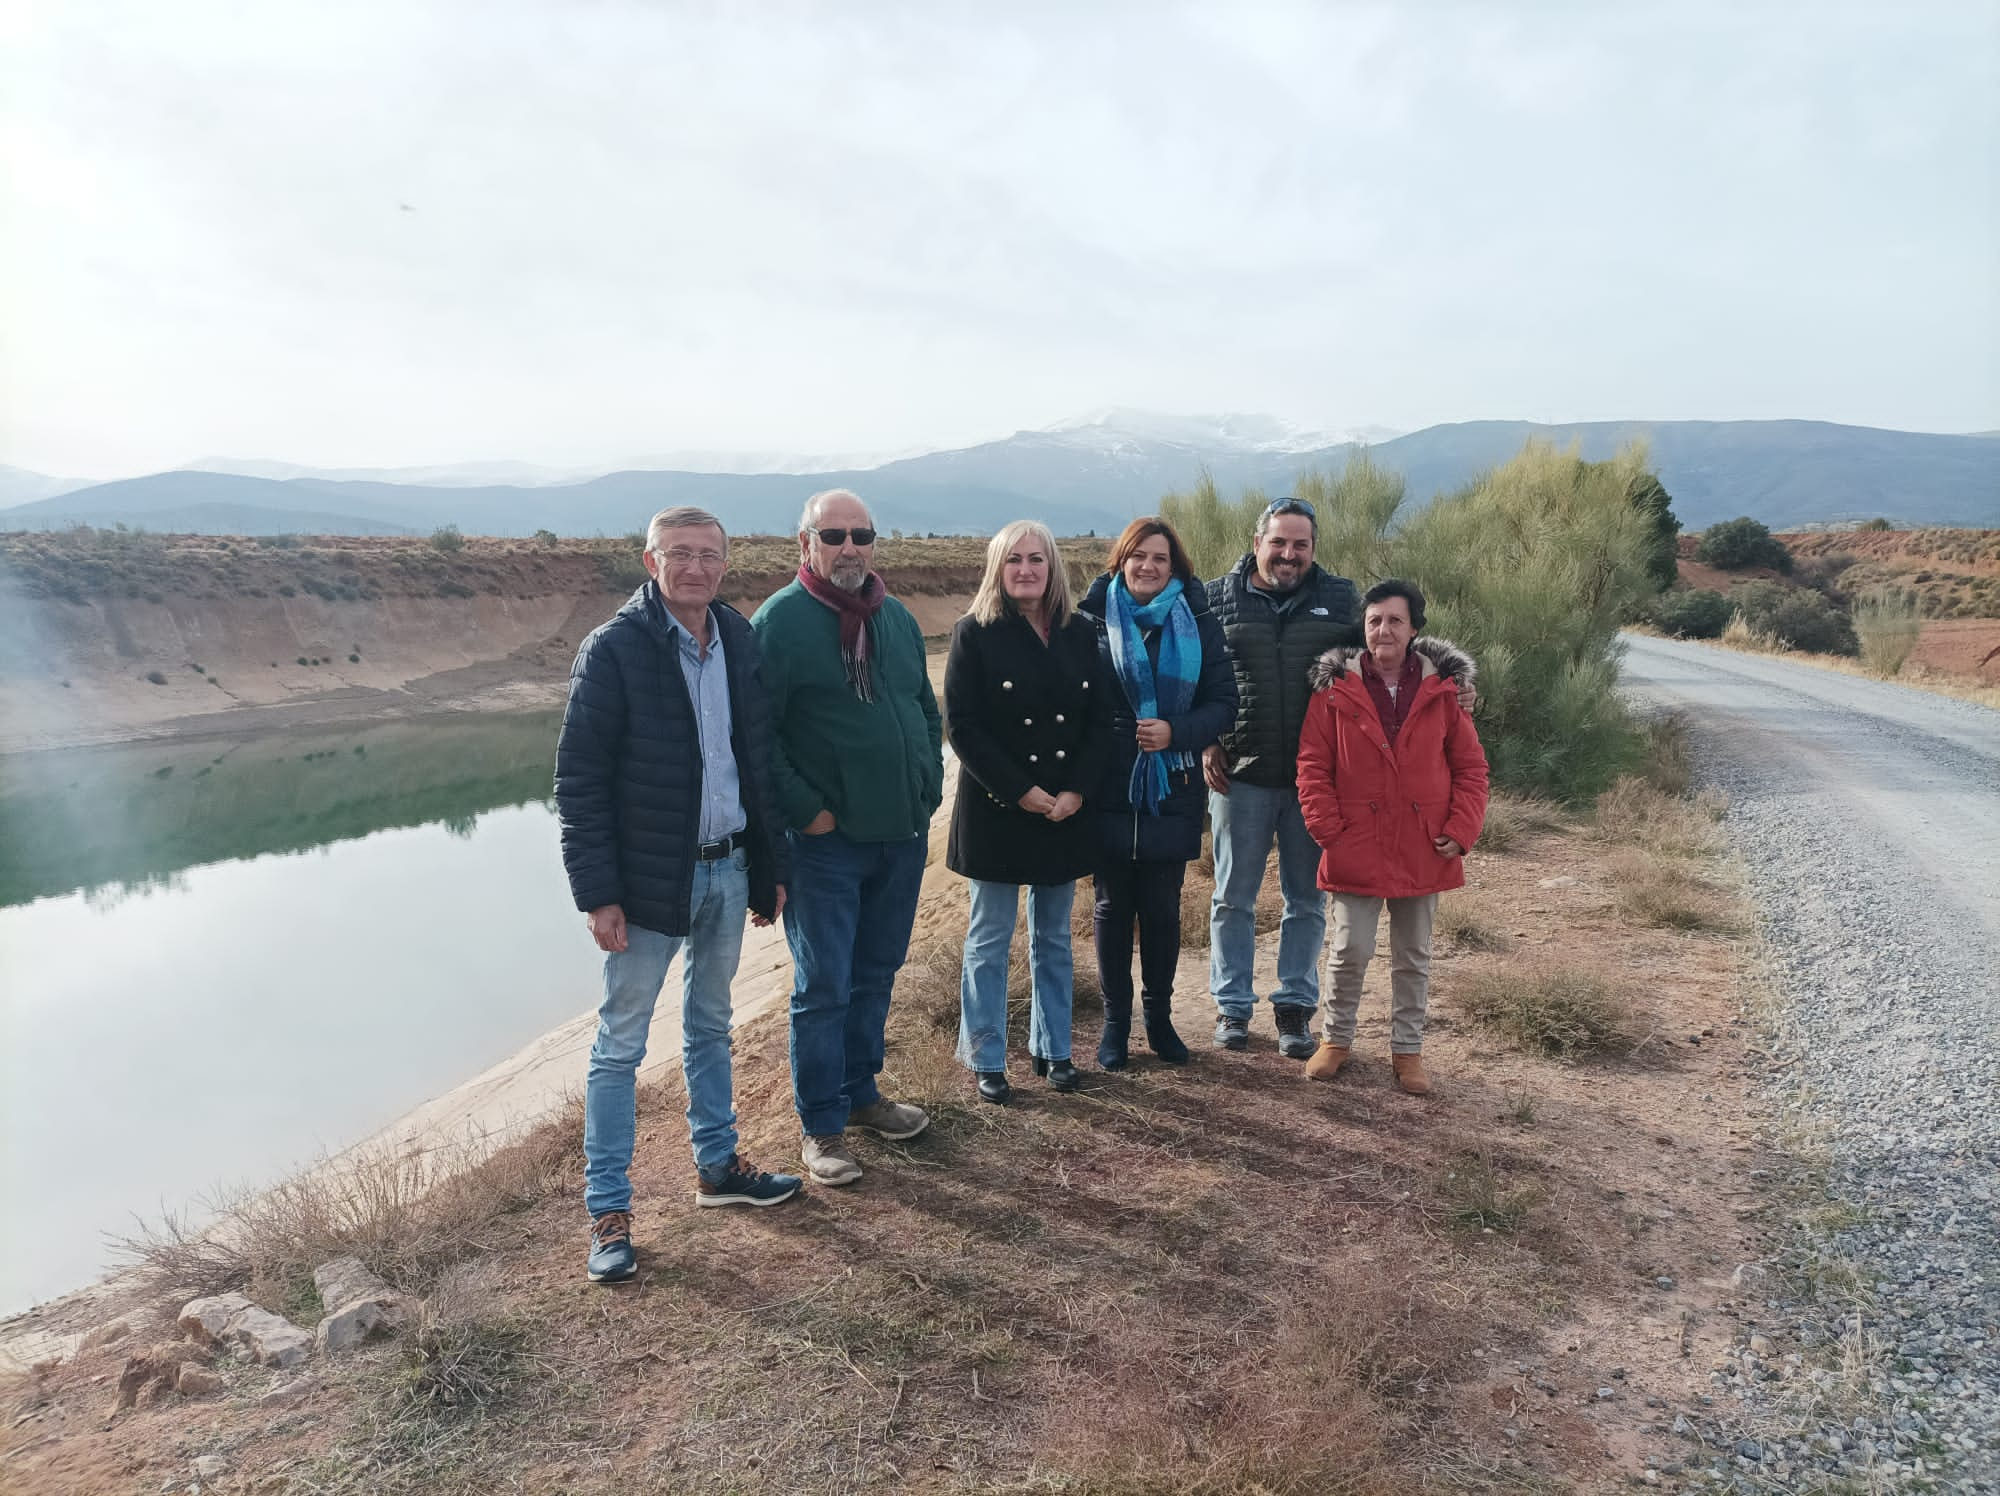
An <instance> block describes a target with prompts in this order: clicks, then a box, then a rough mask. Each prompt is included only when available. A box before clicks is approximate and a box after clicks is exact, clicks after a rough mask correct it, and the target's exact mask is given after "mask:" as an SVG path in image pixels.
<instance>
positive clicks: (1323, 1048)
mask: <svg viewBox="0 0 2000 1496" xmlns="http://www.w3.org/2000/svg"><path fill="white" fill-rule="evenodd" d="M1346 1063H1347V1046H1346V1045H1345V1044H1329V1043H1327V1041H1326V1040H1324V1039H1322V1040H1320V1041H1319V1048H1318V1049H1317V1050H1316V1051H1314V1053H1313V1057H1312V1058H1311V1059H1309V1060H1307V1061H1306V1079H1307V1080H1332V1079H1333V1078H1334V1076H1336V1075H1338V1074H1339V1073H1340V1067H1341V1066H1342V1065H1345V1064H1346Z"/></svg>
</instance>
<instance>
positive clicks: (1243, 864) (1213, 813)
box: [1208, 782, 1326, 1018]
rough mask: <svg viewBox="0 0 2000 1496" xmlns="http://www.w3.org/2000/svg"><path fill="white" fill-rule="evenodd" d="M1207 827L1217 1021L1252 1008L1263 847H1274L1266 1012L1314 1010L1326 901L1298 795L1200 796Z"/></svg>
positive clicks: (1246, 787)
mask: <svg viewBox="0 0 2000 1496" xmlns="http://www.w3.org/2000/svg"><path fill="white" fill-rule="evenodd" d="M1208 813H1209V816H1210V818H1211V819H1212V820H1213V821H1214V823H1215V898H1214V900H1213V901H1212V902H1211V903H1210V904H1209V906H1208V946H1209V954H1208V990H1209V993H1210V995H1211V996H1213V997H1214V998H1215V1006H1216V1008H1217V1009H1218V1010H1219V1011H1220V1012H1221V1013H1222V1015H1223V1016H1224V1017H1225V1018H1248V1017H1249V1016H1250V1010H1251V1009H1252V1008H1254V1007H1255V1006H1256V1005H1257V989H1256V987H1255V986H1254V985H1253V984H1252V981H1251V973H1252V970H1253V967H1254V964H1255V961H1256V958H1257V927H1256V907H1257V890H1258V888H1259V887H1260V886H1261V885H1262V884H1263V882H1264V865H1265V863H1266V862H1268V861H1269V860H1270V856H1271V841H1272V839H1273V837H1275V838H1276V839H1277V843H1278V889H1279V892H1281V893H1282V894H1283V895H1284V896H1285V916H1284V919H1283V920H1282V921H1281V922H1280V923H1279V925H1278V990H1277V991H1276V992H1274V993H1272V994H1271V1004H1272V1006H1273V1007H1295V1008H1305V1009H1307V1010H1308V1011H1310V1010H1311V1009H1313V1008H1316V1007H1318V1006H1319V949H1320V946H1321V944H1322V943H1324V941H1325V939H1326V895H1325V894H1323V893H1321V892H1320V888H1319V843H1317V842H1315V841H1314V840H1313V839H1312V833H1311V832H1309V831H1307V830H1306V820H1305V816H1304V815H1303V814H1301V813H1300V811H1299V792H1298V791H1297V790H1296V789H1293V788H1291V787H1289V786H1287V787H1286V788H1284V789H1266V788H1264V787H1263V786H1262V785H1255V784H1243V783H1240V782H1239V783H1235V784H1232V785H1230V786H1229V793H1228V794H1226V795H1218V794H1215V793H1214V792H1213V791H1211V792H1210V794H1209V797H1208Z"/></svg>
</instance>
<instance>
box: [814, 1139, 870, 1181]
mask: <svg viewBox="0 0 2000 1496" xmlns="http://www.w3.org/2000/svg"><path fill="white" fill-rule="evenodd" d="M799 1157H800V1158H801V1159H803V1160H804V1161H805V1166H806V1173H808V1174H810V1175H811V1176H812V1181H813V1183H814V1184H852V1183H854V1181H855V1180H857V1179H859V1178H860V1177H861V1165H860V1164H858V1163H856V1162H855V1161H854V1155H853V1154H852V1153H851V1152H849V1151H848V1147H847V1139H846V1138H845V1137H844V1136H842V1135H841V1134H840V1133H837V1132H835V1133H829V1134H827V1135H826V1136H825V1137H823V1138H816V1137H813V1136H812V1135H811V1134H810V1133H808V1134H807V1135H806V1137H805V1139H804V1141H802V1142H801V1143H800V1144H799Z"/></svg>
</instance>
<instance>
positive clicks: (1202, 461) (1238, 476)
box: [0, 410, 2000, 535]
mask: <svg viewBox="0 0 2000 1496" xmlns="http://www.w3.org/2000/svg"><path fill="white" fill-rule="evenodd" d="M1384 437H1386V439H1382V438H1384ZM1370 438H1373V440H1372V441H1370V442H1369V445H1368V446H1367V450H1368V451H1369V452H1370V454H1371V455H1372V456H1373V458H1374V460H1375V461H1376V462H1377V463H1378V464H1380V465H1382V466H1384V467H1387V468H1389V469H1391V470H1392V471H1395V472H1398V473H1401V474H1402V475H1403V478H1404V480H1405V482H1406V484H1407V488H1408V492H1409V495H1410V498H1411V501H1413V502H1425V501H1428V500H1429V499H1430V498H1432V497H1433V496H1435V495H1437V494H1440V493H1445V492H1449V491H1451V490H1453V489H1455V488H1458V487H1460V486H1462V485H1463V484H1465V483H1467V482H1469V481H1470V480H1472V479H1473V478H1475V477H1477V476H1478V475H1479V474H1480V473H1482V472H1484V471H1486V470H1488V469H1491V468H1493V467H1495V466H1497V465H1499V464H1500V463H1503V462H1505V461H1506V460H1507V459H1508V458H1510V457H1512V456H1513V455H1514V454H1515V453H1516V452H1518V451H1520V449H1521V447H1522V446H1523V444H1524V443H1526V442H1527V441H1528V440H1530V439H1531V438H1538V439H1541V440H1545V441H1550V442H1554V443H1555V444H1557V445H1558V446H1561V447H1569V446H1571V445H1575V446H1577V447H1578V448H1579V450H1580V451H1581V452H1582V454H1583V456H1584V457H1586V458H1588V459H1591V460H1600V459H1603V458H1607V457H1610V456H1611V455H1613V454H1614V453H1615V452H1616V451H1617V450H1618V449H1619V448H1620V447H1621V446H1623V445H1624V444H1625V443H1627V442H1630V441H1634V440H1643V441H1646V442H1647V443H1649V444H1650V447H1651V451H1652V456H1653V465H1654V468H1655V471H1657V472H1658V473H1659V475H1660V479H1661V481H1662V482H1663V483H1664V484H1665V485H1666V487H1667V490H1668V492H1669V493H1670V494H1672V495H1673V500H1674V511H1675V513H1676V514H1677V515H1678V516H1679V517H1680V519H1681V521H1682V523H1683V524H1685V525H1686V526H1688V527H1689V528H1700V527H1702V526H1705V525H1708V524H1712V523H1714V522H1715V521H1716V520H1720V519H1728V518H1732V517H1734V516H1736V515H1739V514H1748V515H1750V516H1752V517H1754V518H1756V519H1760V520H1762V521H1764V522H1765V523H1766V524H1768V525H1770V526H1771V527H1772V528H1773V529H1784V528H1788V527H1792V526H1797V525H1802V524H1813V523H1825V522H1828V521H1837V520H1842V519H1862V518H1869V517H1872V516H1875V515H1882V516H1884V517H1886V518H1888V519H1889V520H1890V521H1892V522H1894V523H1896V524H1898V525H1967V526H1995V525H2000V440H1996V439H1995V438H1994V436H1993V434H1992V433H1986V434H1982V435H1942V434H1932V433H1925V432H1912V431H1889V430H1882V429H1878V428H1874V427H1864V426H1842V425H1835V424H1831V423H1828V422H1823V421H1600V422H1587V423H1581V424H1576V425H1541V424H1535V423H1531V422H1526V421H1466V422H1459V423H1454V424H1449V425H1441V426H1431V427H1427V428H1425V429H1424V430H1422V431H1415V432H1411V433H1409V434H1407V435H1402V436H1394V435H1388V434H1387V433H1383V432H1381V431H1379V430H1374V431H1370V430H1365V429H1364V430H1362V431H1357V432H1342V433H1326V432H1310V431H1302V430H1299V429H1298V428H1294V427H1290V426H1288V425H1286V424H1285V423H1284V422H1281V421H1278V420H1276V419H1274V418H1272V417H1269V416H1254V415H1231V416H1220V417H1177V416H1165V415H1159V414H1156V413H1151V412H1144V411H1131V410H1110V411H1102V412H1097V413H1094V414H1092V415H1090V416H1086V417H1081V418H1079V419H1077V420H1074V421H1069V422H1064V423H1061V424H1059V425H1057V426H1053V427H1049V428H1046V429H1043V430H1039V431H1018V432H1016V433H1014V435H1012V436H1010V437H1006V438H1004V439H1002V440H999V441H992V442H985V443H981V444H979V445H977V446H971V447H963V448H959V449H956V450H951V451H935V452H924V453H921V454H918V455H914V456H906V457H899V458H895V459H892V460H887V461H880V462H876V463H872V464H868V465H864V463H863V462H862V461H854V462H852V463H851V464H850V465H847V466H828V467H825V468H818V469H812V470H798V469H797V468H795V467H794V466H793V464H792V462H781V458H780V456H779V455H776V454H770V455H766V456H764V457H763V458H762V459H761V461H762V462H763V463H767V464H770V465H772V466H773V468H774V470H769V471H755V472H748V471H740V470H737V471H724V470H722V469H725V468H728V467H730V466H732V465H734V466H736V467H739V468H740V467H741V466H742V465H743V464H744V463H746V462H749V463H752V464H756V463H758V462H759V460H760V459H758V458H756V457H751V456H748V455H746V454H714V453H706V454H675V459H684V458H687V457H690V456H698V457H699V458H700V459H702V461H701V468H705V469H706V470H700V468H697V467H683V466H674V465H664V464H663V465H660V466H654V465H653V464H652V463H650V462H648V463H647V464H646V465H644V466H641V467H634V468H629V469H624V470H620V471H615V472H608V473H602V474H595V475H591V476H585V477H582V478H580V479H577V478H572V477H570V475H568V474H565V473H563V472H561V471H560V470H554V469H542V468H533V467H530V466H529V465H527V464H507V463H484V464H463V465H459V466H456V467H448V468H429V469H384V470H353V469H349V470H343V471H338V472H328V471H325V470H314V469H300V468H295V467H292V466H289V465H286V464H278V463H264V462H250V461H235V460H231V461H226V462H225V461H223V460H216V466H217V467H221V466H229V467H233V468H235V469H237V470H236V471H232V472H219V471H214V470H210V469H204V468H185V469H179V470H176V471H172V472H165V473H154V474H150V475H148V476H145V477H139V478H126V479H121V480H119V481H116V482H110V483H98V484H91V485H87V486H81V487H74V488H68V489H67V491H64V488H65V487H66V485H67V481H68V480H61V479H52V480H43V481H44V482H46V483H53V484H56V485H58V486H57V488H56V489H55V490H53V491H50V490H48V489H44V490H43V491H42V492H41V494H39V495H37V496H35V497H31V498H29V499H27V500H26V501H25V502H18V501H17V502H14V503H13V504H12V506H11V507H0V529H15V530H21V529H46V528H60V527H63V526H67V525H71V524H78V523H83V524H92V525H113V524H126V525H130V526H133V527H135V528H136V527H144V528H146V529H149V530H157V531H191V532H195V533H208V534H251V535H256V534H274V533H284V532H288V531H296V532H302V533H324V534H364V535H366V534H397V533H427V532H428V531H430V530H432V529H434V528H436V527H438V526H440V525H444V524H455V525H457V526H458V527H459V528H460V529H461V530H463V531H465V532H466V533H467V534H485V535H527V534H531V533H532V532H534V531H535V530H537V529H542V528H547V529H550V530H554V531H557V532H558V533H561V534H567V535H590V534H626V533H630V532H631V531H633V530H635V529H637V528H638V527H639V526H640V525H641V524H642V523H643V521H644V520H645V518H646V516H647V515H649V514H651V513H652V512H653V511H654V510H655V509H659V508H662V507H664V506H666V505H669V504H675V503H697V504H701V505H703V506H704V507H707V508H710V509H713V510H714V511H715V512H716V513H717V514H719V515H721V516H722V517H723V519H724V521H725V523H727V524H728V525H729V527H730V529H731V531H732V532H734V533H738V534H753V533H783V532H786V531H788V530H790V529H791V528H792V526H793V525H794V524H795V523H796V522H797V518H798V513H799V509H800V506H801V505H802V503H803V502H804V500H805V498H806V496H807V495H809V494H811V493H813V492H814V491H815V490H817V489H821V488H830V487H836V486H840V487H851V488H854V489H855V490H856V491H858V492H860V493H861V494H862V495H863V496H864V497H865V498H867V499H868V501H869V503H870V504H871V506H872V507H873V508H874V510H875V513H876V517H877V519H878V521H879V522H880V523H881V525H882V526H883V528H885V529H900V530H906V531H912V532H919V533H921V532H937V533H945V534H952V533H958V534H963V533H985V532H987V531H991V530H993V529H996V528H998V527H999V526H1000V525H1001V524H1004V523H1005V522H1006V521H1008V520H1010V519H1014V518H1018V517H1020V516H1022V515H1033V516H1035V517H1037V518H1039V519H1042V520H1043V521H1045V522H1046V523H1048V524H1049V525H1050V526H1051V527H1052V528H1053V529H1055V530H1056V531H1058V533H1063V534H1083V533H1086V532H1097V533H1107V532H1114V531H1116V530H1117V529H1118V528H1120V527H1121V526H1122V525H1123V524H1124V523H1125V521H1126V520H1128V519H1130V518H1131V517H1132V516H1133V515H1135V514H1142V513H1145V512H1147V511H1149V510H1150V509H1152V508H1153V507H1154V506H1155V505H1156V504H1157V503H1158V501H1159V498H1160V496H1161V495H1162V494H1163V493H1166V492H1169V491H1171V490H1175V489H1185V488H1186V487H1188V486H1189V485H1190V484H1192V483H1193V482H1194V481H1195V480H1196V478H1197V477H1198V475H1199V473H1200V472H1201V470H1202V468H1204V467H1206V468H1207V469H1208V471H1209V472H1210V473H1212V474H1213V475H1214V478H1215V480H1216V482H1217V483H1218V484H1219V485H1220V486H1221V488H1222V489H1223V491H1224V492H1225V493H1233V492H1235V491H1236V490H1238V489H1239V488H1242V487H1246V486H1254V487H1257V488H1260V489H1262V490H1263V491H1265V492H1266V493H1269V494H1272V495H1277V494H1280V493H1283V492H1285V491H1286V490H1287V489H1288V488H1289V486H1290V485H1291V484H1292V483H1293V481H1294V480H1295V479H1296V478H1297V476H1298V474H1299V473H1300V472H1302V471H1303V470H1305V469H1307V468H1311V467H1319V468H1322V469H1330V470H1337V469H1338V468H1339V467H1340V466H1341V465H1342V464H1343V463H1344V462H1345V461H1346V460H1347V458H1348V457H1349V456H1350V455H1351V454H1352V453H1353V452H1355V451H1356V450H1359V446H1360V440H1368V439H1370ZM1357 439H1360V440H1357ZM723 458H729V459H730V460H728V461H725V460H720V459H723ZM670 460H674V459H670ZM804 460H807V459H797V460H796V461H804ZM418 476H421V477H423V478H424V479H425V480H426V481H408V480H409V479H410V478H412V477H418ZM0 477H4V478H5V479H6V480H7V481H6V485H5V486H4V487H0V503H4V502H5V500H6V497H7V495H8V494H9V493H11V492H22V491H25V492H31V493H32V492H33V491H34V485H33V482H32V481H31V480H35V479H38V478H40V477H41V475H39V474H32V473H26V472H24V471H23V470H21V469H4V470H0ZM496 479H505V480H506V481H494V480H496ZM566 480H567V481H566Z"/></svg>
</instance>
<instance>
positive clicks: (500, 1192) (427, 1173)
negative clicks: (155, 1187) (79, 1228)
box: [116, 1096, 583, 1308]
mask: <svg viewBox="0 0 2000 1496" xmlns="http://www.w3.org/2000/svg"><path fill="white" fill-rule="evenodd" d="M582 1140H583V1100H582V1098H581V1097H580V1096H576V1097H572V1098H571V1099H570V1100H569V1102H568V1103H567V1104H566V1105H564V1107H563V1108H562V1109H561V1110H560V1111H559V1112H558V1113H557V1114H556V1115H554V1116H553V1117H550V1118H549V1119H547V1120H545V1121H543V1122H541V1123H538V1124H536V1125H535V1126H534V1127H533V1128H532V1129H531V1130H530V1131H528V1132H527V1133H525V1134H523V1135H522V1136H520V1137H518V1138H516V1139H514V1140H513V1141H511V1142H508V1143H504V1144H502V1145H501V1146H500V1147H498V1148H494V1149H491V1150H490V1151H489V1150H487V1149H486V1148H484V1147H483V1146H482V1145H481V1143H480V1142H479V1141H478V1140H476V1139H474V1140H467V1141H464V1142H461V1143H458V1144H452V1145H447V1146H444V1147H440V1148H435V1149H430V1150H424V1151H414V1152H400V1151H398V1150H395V1149H392V1148H368V1149H361V1150H357V1151H355V1152H354V1153H351V1154H348V1155H345V1156H343V1157H340V1158H337V1159H332V1160H329V1161H327V1162H325V1163H323V1164H321V1165H320V1166H319V1167H317V1168H313V1169H309V1170H307V1171H305V1172H304V1173H301V1174H298V1175H295V1176H293V1177H292V1178H289V1179H286V1180H283V1181H282V1182H280V1183H278V1184H276V1185H273V1186H271V1187H270V1188H269V1189H264V1190H250V1189H244V1190H239V1191H235V1192H231V1193H228V1194H222V1195H218V1196H212V1197H210V1198H209V1199H207V1200H205V1201H204V1202H203V1205H204V1207H205V1210H206V1213H207V1214H208V1215H209V1216H210V1217H211V1219H210V1220H209V1221H208V1223H207V1224H206V1225H203V1226H201V1227H199V1228H195V1227H193V1226H192V1225H190V1224H189V1222H188V1221H186V1220H185V1219H183V1218H181V1217H178V1216H175V1215H173V1214H168V1215H166V1216H164V1217H163V1218H162V1219H161V1220H160V1221H159V1222H158V1223H152V1222H141V1223H140V1225H139V1228H138V1230H137V1232H136V1233H135V1234H134V1235H132V1236H129V1237H126V1238H124V1239H123V1240H122V1241H120V1242H119V1243H117V1244H116V1250H117V1251H118V1252H119V1253H120V1254H121V1255H123V1256H125V1257H126V1258H128V1259H129V1260H130V1261H131V1262H132V1263H133V1264H134V1265H135V1267H136V1268H137V1270H138V1272H139V1274H140V1277H141V1281H143V1282H145V1283H146V1284H148V1285H149V1286H157V1287H160V1288H169V1287H173V1288H180V1287H185V1288H189V1289H193V1290H196V1291H199V1292H202V1293H219V1292H222V1291H224V1290H226V1289H232V1288H237V1289H243V1290H245V1291H246V1292H248V1293H250V1294H251V1296H252V1297H254V1298H257V1299H259V1300H260V1301H262V1302H265V1303H267V1304H270V1305H274V1306H279V1307H287V1308H297V1307H298V1306H299V1305H300V1304H302V1303H305V1302H307V1301H308V1300H309V1299H310V1296H311V1294H312V1291H313V1290H312V1274H313V1269H314V1268H316V1267H318V1266H319V1265H320V1264H321V1263H324V1262H327V1261H330V1260H331V1259H333V1258H335V1257H343V1256H350V1255H351V1256H355V1257H359V1258H360V1259H361V1260H362V1261H363V1262H364V1263H366V1264H367V1265H368V1266H369V1268H371V1269H372V1270H373V1271H375V1272H376V1273H379V1274H380V1275H381V1276H382V1277H383V1278H385V1279H387V1280H388V1281H389V1282H390V1283H393V1284H395V1285H397V1286H398V1287H402V1288H406V1289H411V1290H415V1291H418V1292H422V1291H424V1290H426V1289H428V1288H429V1287H430V1286H431V1285H432V1284H434V1283H435V1282H436V1281H437V1280H438V1278H439V1276H440V1274H441V1273H443V1271H444V1270H445V1269H446V1268H448V1267H450V1266H451V1265H452V1264H453V1263H456V1262H460V1261H464V1260H465V1259H467V1258H471V1257H475V1256H479V1255H481V1254H483V1253H486V1252H489V1251H492V1250H497V1249H498V1247H499V1246H500V1245H501V1243H502V1240H503V1238H504V1237H505V1235H506V1233H505V1231H504V1230H503V1229H502V1224H501V1223H502V1221H503V1219H504V1218H505V1217H506V1216H508V1215H510V1214H512V1213H513V1212H515V1211H518V1210H520V1209H522V1208H523V1207H525V1206H528V1205H532V1204H533V1203H535V1202H536V1201H538V1200H541V1199H543V1198H545V1197H546V1196H548V1195H549V1194H550V1193H551V1192H552V1191H554V1190H556V1189H558V1188H560V1187H562V1186H564V1185H566V1184H568V1183H570V1182H573V1181H574V1180H575V1179H576V1177H577V1176H578V1175H579V1174H580V1171H581V1167H582Z"/></svg>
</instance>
